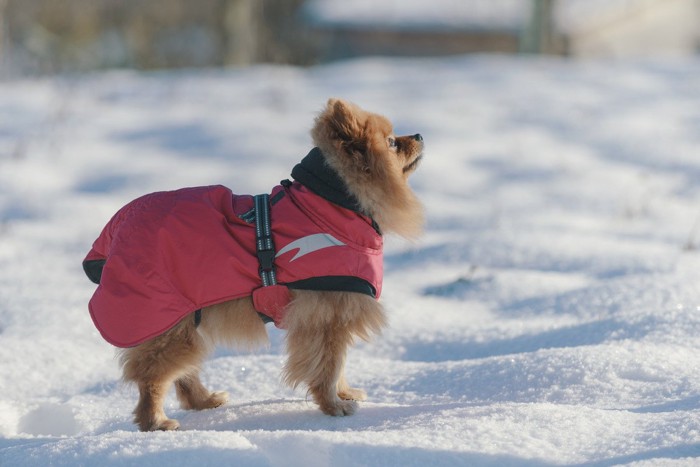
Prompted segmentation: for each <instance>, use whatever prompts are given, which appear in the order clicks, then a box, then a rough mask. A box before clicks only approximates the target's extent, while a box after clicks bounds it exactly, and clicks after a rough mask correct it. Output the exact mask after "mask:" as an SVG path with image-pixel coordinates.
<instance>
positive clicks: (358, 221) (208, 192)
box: [83, 150, 383, 347]
mask: <svg viewBox="0 0 700 467" xmlns="http://www.w3.org/2000/svg"><path fill="white" fill-rule="evenodd" d="M319 157H320V158H321V159H319ZM322 158H323V155H322V154H321V153H320V151H318V150H313V151H311V153H309V156H307V157H305V158H304V160H302V162H301V163H300V164H298V165H297V166H296V167H295V168H294V170H293V172H292V176H293V177H294V178H295V181H294V182H290V181H284V182H282V183H281V184H280V185H278V186H276V187H274V188H273V189H272V191H271V193H270V194H269V195H268V194H264V195H259V196H250V195H235V194H233V193H232V192H231V190H230V189H228V188H226V187H223V186H220V185H217V186H208V187H195V188H184V189H181V190H176V191H168V192H158V193H151V194H149V195H145V196H143V197H141V198H138V199H136V200H134V201H132V202H130V203H129V204H127V205H126V206H124V207H123V208H122V209H120V210H119V211H118V212H117V213H116V214H115V215H114V217H113V218H112V219H111V220H110V221H109V223H108V224H107V225H106V226H105V228H104V229H103V230H102V233H101V234H100V236H99V237H98V238H97V240H95V242H94V244H93V247H92V249H91V250H90V252H89V253H88V255H87V256H86V258H85V260H84V262H83V267H84V269H85V272H86V274H87V275H88V277H89V278H90V279H91V280H93V281H94V282H96V283H98V287H97V289H96V290H95V293H94V294H93V296H92V298H91V300H90V303H89V309H90V314H91V316H92V319H93V321H94V323H95V325H96V327H97V328H98V330H99V331H100V332H101V334H102V336H103V337H104V338H105V339H106V340H107V341H108V342H110V343H112V344H114V345H116V346H118V347H131V346H134V345H138V344H140V343H142V342H145V341H147V340H149V339H151V338H153V337H155V336H157V335H159V334H162V333H163V332H165V331H167V330H168V329H170V328H171V327H172V326H174V325H175V324H177V323H178V322H179V321H180V320H182V319H184V318H186V317H188V316H190V319H192V318H191V316H192V314H193V313H195V312H196V311H197V310H200V309H202V308H204V307H207V306H210V305H215V304H217V303H221V302H225V301H228V300H233V299H237V298H243V297H246V296H249V297H251V298H252V300H253V304H254V305H255V308H256V310H258V312H260V313H262V314H264V315H265V316H266V317H267V318H266V319H267V320H271V321H274V323H275V325H276V326H278V327H284V316H285V312H286V309H287V305H288V304H289V301H290V298H291V295H290V290H326V291H344V292H354V293H362V294H366V295H370V296H372V297H375V298H379V296H380V294H381V285H382V262H383V260H382V248H383V239H382V237H381V235H380V234H379V233H378V231H377V230H376V228H375V227H374V225H373V224H374V223H373V221H372V219H371V218H369V217H368V216H366V215H364V214H362V213H361V212H359V209H358V205H357V202H356V200H354V197H352V196H351V195H350V194H349V193H348V192H347V188H346V187H345V185H344V184H343V183H342V181H341V180H340V178H339V177H338V176H337V175H336V174H335V173H334V172H332V171H331V170H330V169H329V168H328V166H327V165H326V164H325V162H324V161H323V159H322ZM297 177H299V178H297ZM194 316H196V315H194Z"/></svg>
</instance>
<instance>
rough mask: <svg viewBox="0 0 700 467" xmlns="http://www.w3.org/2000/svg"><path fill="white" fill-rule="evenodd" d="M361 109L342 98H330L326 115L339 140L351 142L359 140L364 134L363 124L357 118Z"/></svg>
mask: <svg viewBox="0 0 700 467" xmlns="http://www.w3.org/2000/svg"><path fill="white" fill-rule="evenodd" d="M358 112H360V109H358V108H356V106H355V105H354V104H351V103H349V102H347V101H344V100H342V99H334V98H331V99H328V103H327V104H326V112H325V114H326V117H327V121H328V123H329V125H330V128H331V129H332V130H333V132H334V133H335V136H336V138H337V139H338V140H340V141H343V142H345V143H350V142H353V141H356V140H357V136H358V135H360V134H362V133H363V131H362V125H361V124H360V121H359V120H358V118H357V114H358Z"/></svg>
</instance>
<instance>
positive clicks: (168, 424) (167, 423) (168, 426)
mask: <svg viewBox="0 0 700 467" xmlns="http://www.w3.org/2000/svg"><path fill="white" fill-rule="evenodd" d="M179 429H180V422H178V421H177V420H173V419H170V418H167V419H165V420H163V421H162V422H157V423H154V424H153V425H151V428H150V429H149V430H147V431H174V430H179Z"/></svg>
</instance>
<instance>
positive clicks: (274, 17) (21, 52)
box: [0, 0, 700, 78]
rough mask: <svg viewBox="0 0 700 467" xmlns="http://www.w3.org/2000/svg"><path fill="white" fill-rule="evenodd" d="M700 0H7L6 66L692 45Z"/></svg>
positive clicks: (617, 50) (699, 36)
mask: <svg viewBox="0 0 700 467" xmlns="http://www.w3.org/2000/svg"><path fill="white" fill-rule="evenodd" d="M699 50H700V0H431V1H424V0H385V1H381V2H379V1H376V0H354V1H347V0H197V1H192V0H0V77H4V78H8V77H16V76H26V75H34V74H53V73H63V72H67V71H71V72H72V71H88V70H98V69H106V68H134V69H163V68H180V67H220V66H237V65H247V64H252V63H285V64H294V65H302V66H306V65H313V64H317V63H324V62H328V61H333V60H339V59H344V58H351V57H357V56H363V55H383V56H433V55H450V54H464V53H504V54H516V53H546V54H555V55H562V56H570V57H615V58H619V57H638V56H649V55H683V54H684V55H687V54H697V52H698V51H699Z"/></svg>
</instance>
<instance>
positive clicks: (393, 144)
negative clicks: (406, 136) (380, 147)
mask: <svg viewBox="0 0 700 467" xmlns="http://www.w3.org/2000/svg"><path fill="white" fill-rule="evenodd" d="M387 143H389V147H390V148H395V147H396V140H395V139H394V138H387Z"/></svg>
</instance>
